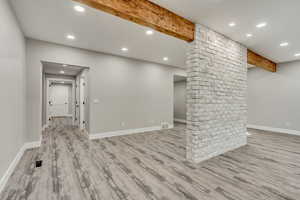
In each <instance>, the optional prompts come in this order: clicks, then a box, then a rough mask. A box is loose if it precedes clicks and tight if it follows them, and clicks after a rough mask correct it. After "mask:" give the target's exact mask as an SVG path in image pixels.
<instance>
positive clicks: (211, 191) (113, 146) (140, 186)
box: [0, 118, 300, 200]
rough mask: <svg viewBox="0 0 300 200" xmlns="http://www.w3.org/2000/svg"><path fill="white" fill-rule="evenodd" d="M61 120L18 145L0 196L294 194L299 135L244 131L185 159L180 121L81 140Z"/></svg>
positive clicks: (36, 199)
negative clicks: (229, 145) (196, 160)
mask: <svg viewBox="0 0 300 200" xmlns="http://www.w3.org/2000/svg"><path fill="white" fill-rule="evenodd" d="M69 123H70V122H65V121H64V119H62V118H57V119H56V120H55V122H54V125H53V126H52V127H51V128H48V129H47V130H46V131H44V132H43V141H42V147H41V148H40V149H33V150H29V151H26V153H25V154H24V157H23V158H22V160H21V162H20V163H19V165H18V167H17V169H16V171H15V172H14V174H13V175H12V177H11V178H10V180H9V183H8V185H7V188H6V189H5V191H4V192H3V193H2V196H1V198H0V199H1V200H12V199H28V200H40V199H43V200H50V199H51V200H58V199H59V200H61V199H66V200H83V199H107V200H108V199H136V200H142V199H164V200H167V199H170V200H171V199H172V200H175V199H178V200H179V199H180V200H182V199H189V200H196V199H214V200H215V199H243V200H248V199H249V200H250V199H273V200H274V199H278V200H281V199H289V200H292V199H294V200H296V199H297V198H298V197H299V189H300V187H299V185H300V177H299V174H300V162H299V161H300V152H297V148H296V146H299V145H300V140H299V137H294V136H286V135H280V134H270V133H266V132H260V134H256V132H257V131H251V133H252V136H251V137H250V138H249V145H247V146H245V147H243V148H240V149H238V150H235V151H232V152H229V153H226V154H224V155H221V156H218V157H216V158H213V159H210V160H209V161H206V162H203V163H201V164H198V165H193V164H190V163H188V162H186V161H185V132H184V128H185V126H184V125H182V124H176V126H175V128H174V129H171V130H162V131H156V132H153V133H141V134H134V135H128V136H121V137H112V138H107V139H101V140H94V141H89V140H88V139H87V137H86V136H85V135H83V134H82V133H81V132H80V131H79V130H78V129H77V128H75V127H72V126H70V125H66V124H69ZM39 159H41V160H43V166H42V167H41V168H35V166H34V162H35V160H39Z"/></svg>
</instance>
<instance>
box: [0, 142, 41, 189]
mask: <svg viewBox="0 0 300 200" xmlns="http://www.w3.org/2000/svg"><path fill="white" fill-rule="evenodd" d="M40 146H41V141H36V142H28V143H25V144H24V145H23V146H22V147H21V148H20V150H19V151H18V153H17V155H16V156H15V158H14V159H13V161H12V162H11V163H10V165H9V167H8V169H7V170H6V172H5V173H4V175H3V176H2V177H1V179H0V194H1V193H2V191H3V190H4V188H5V186H6V184H7V181H8V180H9V178H10V176H11V175H12V173H13V172H14V170H15V168H16V167H17V165H18V163H19V162H20V160H21V158H22V156H23V154H24V152H25V151H26V150H28V149H33V148H37V147H40Z"/></svg>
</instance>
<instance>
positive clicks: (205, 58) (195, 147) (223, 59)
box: [186, 25, 247, 162]
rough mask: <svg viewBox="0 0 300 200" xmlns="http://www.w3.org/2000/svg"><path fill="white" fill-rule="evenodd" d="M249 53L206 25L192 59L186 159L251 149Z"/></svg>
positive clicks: (191, 51)
mask: <svg viewBox="0 0 300 200" xmlns="http://www.w3.org/2000/svg"><path fill="white" fill-rule="evenodd" d="M246 80H247V49H246V48H245V47H243V46H242V45H241V44H239V43H237V42H235V41H233V40H231V39H229V38H227V37H225V36H223V35H221V34H219V33H216V32H214V31H212V30H210V29H208V28H206V27H204V26H202V25H196V33H195V40H194V42H192V43H191V44H190V49H189V51H188V53H187V129H186V132H187V158H188V160H190V161H193V162H201V161H203V160H206V159H209V158H211V157H214V156H217V155H220V154H223V153H225V152H227V151H230V150H233V149H236V148H238V147H241V146H243V145H246V144H247V136H246V133H247V129H246V121H247V119H246V116H247V104H246V92H247V91H246V90H247V81H246Z"/></svg>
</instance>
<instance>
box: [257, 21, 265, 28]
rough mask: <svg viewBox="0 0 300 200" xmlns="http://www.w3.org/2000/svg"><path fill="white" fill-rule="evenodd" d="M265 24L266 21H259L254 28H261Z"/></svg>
mask: <svg viewBox="0 0 300 200" xmlns="http://www.w3.org/2000/svg"><path fill="white" fill-rule="evenodd" d="M265 26H267V23H266V22H262V23H259V24H257V25H256V28H262V27H265Z"/></svg>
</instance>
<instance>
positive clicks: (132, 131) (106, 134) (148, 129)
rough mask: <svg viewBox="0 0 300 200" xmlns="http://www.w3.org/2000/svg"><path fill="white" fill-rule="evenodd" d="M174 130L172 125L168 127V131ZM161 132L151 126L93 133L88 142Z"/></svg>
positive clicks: (159, 128)
mask: <svg viewBox="0 0 300 200" xmlns="http://www.w3.org/2000/svg"><path fill="white" fill-rule="evenodd" d="M172 128H174V125H173V124H171V125H169V128H168V129H172ZM158 130H162V127H161V126H151V127H146V128H137V129H126V130H119V131H110V132H103V133H94V134H90V136H89V138H90V140H96V139H102V138H107V137H114V136H121V135H130V134H135V133H145V132H151V131H158Z"/></svg>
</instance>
